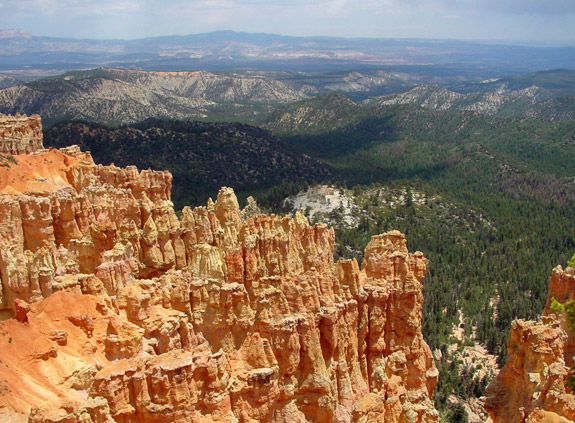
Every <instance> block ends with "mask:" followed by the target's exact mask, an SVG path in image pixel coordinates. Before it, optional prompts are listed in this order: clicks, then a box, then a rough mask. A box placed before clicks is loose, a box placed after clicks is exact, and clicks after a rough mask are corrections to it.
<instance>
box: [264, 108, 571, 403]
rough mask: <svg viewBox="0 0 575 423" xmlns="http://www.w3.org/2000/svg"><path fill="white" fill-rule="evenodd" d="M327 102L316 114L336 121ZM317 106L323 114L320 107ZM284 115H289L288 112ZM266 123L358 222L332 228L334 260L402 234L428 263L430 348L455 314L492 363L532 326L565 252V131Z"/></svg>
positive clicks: (444, 383) (359, 119)
mask: <svg viewBox="0 0 575 423" xmlns="http://www.w3.org/2000/svg"><path fill="white" fill-rule="evenodd" d="M339 103H341V99H339V100H338V102H335V101H334V102H333V108H334V109H335V110H333V111H331V112H330V111H324V112H323V113H324V114H331V115H332V116H337V115H338V112H337V109H338V107H339V106H338V104H339ZM312 106H313V103H311V104H310V102H307V103H306V104H305V108H306V110H309V109H310V108H311V107H312ZM318 107H319V106H318ZM321 107H323V108H325V107H328V108H329V107H330V104H329V103H328V104H326V102H325V99H324V101H323V103H322V105H321ZM284 110H285V111H284V113H285V114H288V115H289V114H297V113H301V112H298V109H297V107H296V105H291V106H290V109H289V110H288V109H284ZM271 117H272V118H273V119H274V120H272V121H269V122H264V125H265V126H266V127H268V128H271V129H273V130H278V133H281V134H282V136H283V137H284V139H286V140H287V141H288V142H290V144H291V145H292V146H294V148H297V149H299V150H301V151H304V152H305V153H307V154H309V155H311V156H315V157H318V158H320V159H321V160H322V161H323V162H324V163H326V164H329V165H330V166H333V167H334V168H335V169H336V170H337V171H338V172H339V178H340V181H341V182H342V183H343V184H345V185H346V186H347V187H348V188H353V192H354V194H355V195H356V198H357V202H358V205H359V209H360V210H362V213H361V219H360V223H359V226H358V227H357V228H354V229H349V228H343V227H342V228H339V229H338V230H337V232H338V233H337V239H338V240H339V244H338V246H337V248H336V249H337V251H336V254H338V255H340V256H356V257H358V258H361V254H362V251H363V247H364V246H365V244H366V242H367V240H369V237H370V236H371V235H373V234H376V233H380V232H384V231H387V230H390V229H399V230H400V231H402V232H404V233H405V234H406V236H407V240H408V247H409V249H410V250H411V251H415V250H420V251H422V252H424V254H425V256H426V257H427V258H429V259H430V262H429V266H428V275H427V277H426V280H425V287H424V296H425V303H424V312H423V316H424V319H423V326H424V334H425V337H426V340H427V342H428V343H429V344H430V346H431V348H432V349H434V350H435V349H439V350H442V351H444V350H445V346H446V345H447V344H448V343H449V342H450V339H449V338H450V336H451V332H452V328H453V327H455V326H456V325H457V324H458V311H459V310H461V311H462V312H463V315H464V316H465V319H466V321H467V323H468V324H467V325H466V328H465V330H466V335H467V336H468V337H469V338H470V339H475V340H476V341H478V342H481V343H483V344H484V345H486V346H487V348H488V350H489V351H490V352H491V353H493V354H495V355H497V356H498V357H499V362H500V364H503V362H504V361H505V355H506V346H505V345H506V340H507V337H508V333H509V328H510V324H511V321H512V320H513V319H515V318H527V319H535V318H537V317H538V315H539V314H540V312H541V311H542V310H543V306H544V302H545V299H546V296H547V286H548V282H547V281H548V279H549V275H550V272H551V269H552V268H553V267H555V266H556V265H557V264H565V263H566V261H567V258H568V257H566V256H565V252H566V251H572V250H573V249H574V248H575V239H574V238H573V233H575V222H574V221H573V219H572V205H573V202H574V201H575V184H573V180H574V178H575V121H565V122H551V121H543V120H529V119H501V118H487V117H485V116H482V115H479V114H478V113H472V112H464V113H442V112H436V111H431V110H424V109H421V108H418V107H414V106H394V107H382V108H376V107H365V108H364V109H361V111H360V112H359V113H358V114H356V115H355V116H349V115H347V116H346V119H347V122H348V124H347V125H339V126H338V127H336V128H334V129H332V130H330V129H329V128H326V129H325V130H324V131H323V132H321V128H322V127H321V124H320V123H319V122H318V123H317V126H316V127H315V128H312V129H313V130H312V129H309V128H303V129H302V128H298V127H294V129H293V130H292V131H291V132H290V131H289V128H287V127H286V126H285V122H289V121H290V120H289V116H284V115H282V114H281V113H280V111H277V112H276V113H275V114H273V115H272V116H271ZM278 122H282V123H283V124H284V126H282V127H281V130H280V129H276V128H278ZM356 128H357V132H356V131H355V129H356ZM367 128H369V129H373V128H378V129H377V131H373V132H372V133H371V134H370V133H369V131H368V130H366V129H367ZM348 134H352V135H351V136H349V138H348V140H349V143H348V145H346V146H345V148H342V149H340V148H339V145H340V144H341V142H342V141H341V140H344V139H345V138H346V136H347V135H348ZM394 190H395V191H403V192H405V193H407V192H411V198H412V200H411V201H407V198H409V196H407V195H405V196H404V197H405V198H406V200H404V201H399V202H398V201H391V200H392V198H393V197H398V195H397V193H396V194H393V192H394ZM416 198H417V201H413V200H414V199H416ZM392 203H393V205H390V204H392ZM448 361H449V360H448ZM463 371H464V369H458V370H457V369H456V370H455V371H454V373H455V375H457V374H458V372H459V374H461V372H463ZM448 373H449V372H448ZM448 373H442V376H441V379H440V383H439V386H438V392H444V391H445V392H448V391H450V390H453V391H454V392H459V390H460V387H461V384H462V383H463V379H460V378H459V377H457V376H454V375H453V374H452V375H451V376H450V379H447V376H446V374H448ZM476 394H479V391H478V392H477V393H476ZM439 397H440V396H439ZM438 406H439V407H440V408H441V407H442V406H443V407H445V403H443V405H441V404H438ZM443 411H444V412H445V409H443Z"/></svg>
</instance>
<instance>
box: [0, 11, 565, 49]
mask: <svg viewBox="0 0 575 423" xmlns="http://www.w3.org/2000/svg"><path fill="white" fill-rule="evenodd" d="M0 28H2V29H22V30H24V31H27V32H30V33H32V34H34V35H40V36H52V37H67V38H95V39H137V38H146V37H156V36H167V35H178V34H199V33H207V32H213V31H219V30H233V31H237V32H249V33H267V34H283V35H288V36H305V37H309V36H327V37H345V38H364V37H367V38H402V39H447V40H468V41H481V42H506V43H514V44H516V43H529V44H533V43H543V44H549V43H551V44H562V45H565V44H574V43H575V31H574V30H573V28H575V1H572V0H507V1H500V0H499V1H498V0H462V1H457V0H430V1H426V2H424V1H422V0H403V1H401V0H364V1H361V2H360V1H355V0H324V1H318V2H313V3H310V2H309V1H306V0H285V1H281V0H199V1H185V0H169V1H166V2H164V3H162V4H161V6H158V3H157V2H152V1H150V0H97V1H87V0H61V1H55V0H18V1H16V0H0Z"/></svg>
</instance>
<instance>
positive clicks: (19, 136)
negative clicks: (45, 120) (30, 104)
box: [0, 113, 44, 154]
mask: <svg viewBox="0 0 575 423" xmlns="http://www.w3.org/2000/svg"><path fill="white" fill-rule="evenodd" d="M43 148H44V144H43V143H42V122H41V118H40V116H38V115H32V116H26V115H16V116H7V115H3V114H1V113H0V153H5V154H29V153H32V152H34V151H37V150H40V149H43Z"/></svg>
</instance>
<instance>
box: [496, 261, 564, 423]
mask: <svg viewBox="0 0 575 423" xmlns="http://www.w3.org/2000/svg"><path fill="white" fill-rule="evenodd" d="M553 298H555V299H556V300H557V301H559V302H560V303H565V302H567V301H569V300H572V299H575V278H574V275H573V269H572V268H567V269H566V270H564V269H563V268H561V266H558V267H556V268H555V269H553V273H552V275H551V279H550V280H549V293H548V297H547V304H546V306H545V310H544V311H543V315H542V316H541V319H540V320H539V321H537V322H533V321H525V320H516V321H514V322H513V324H512V327H511V333H510V335H509V340H508V343H507V349H508V353H507V354H508V355H507V363H506V364H505V366H504V367H503V369H502V370H501V372H500V373H499V375H498V376H497V378H496V379H495V380H493V382H492V383H491V384H490V385H489V386H488V388H487V391H486V395H487V401H486V409H487V410H488V412H489V414H490V415H491V417H492V418H493V421H494V422H495V423H504V422H505V423H523V422H528V423H543V422H552V423H562V422H571V421H573V420H575V395H573V392H572V391H571V390H570V389H569V388H567V387H566V386H565V379H566V377H567V375H568V373H569V366H571V365H572V364H573V357H574V355H575V335H574V333H573V331H571V330H570V329H569V328H568V322H567V320H566V317H565V313H564V312H555V311H553V310H552V309H551V301H552V299H553Z"/></svg>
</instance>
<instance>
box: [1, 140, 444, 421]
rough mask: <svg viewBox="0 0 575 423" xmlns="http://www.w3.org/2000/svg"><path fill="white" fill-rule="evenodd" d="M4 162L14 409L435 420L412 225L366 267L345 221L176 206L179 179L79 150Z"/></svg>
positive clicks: (378, 249)
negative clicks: (347, 249) (339, 239)
mask: <svg viewBox="0 0 575 423" xmlns="http://www.w3.org/2000/svg"><path fill="white" fill-rule="evenodd" d="M15 159H16V161H17V164H15V165H12V166H11V167H10V168H9V169H6V168H2V167H0V190H1V194H0V271H1V273H0V277H1V279H2V291H1V292H2V297H1V304H2V309H3V310H4V314H5V315H6V317H9V316H14V317H13V318H10V319H8V320H5V321H3V322H2V323H0V351H2V355H1V357H0V360H1V362H0V366H1V368H2V371H1V372H0V420H1V421H3V422H34V423H48V422H50V423H55V422H60V423H64V422H66V423H69V422H78V423H80V422H81V423H89V422H92V423H96V422H98V423H101V422H107V423H112V422H119V423H128V422H141V423H147V422H150V423H151V422H190V421H194V422H205V423H207V422H240V423H244V422H245V423H248V422H249V423H255V422H261V423H264V422H265V423H288V422H289V423H293V422H296V423H297V422H301V423H304V422H325V423H328V422H329V423H331V422H334V423H335V422H338V423H347V422H349V423H351V422H358V423H360V422H361V423H371V422H389V423H393V422H436V421H438V420H439V418H438V414H437V412H436V411H435V409H434V408H433V404H432V402H431V400H430V398H431V393H432V391H433V389H434V387H435V384H436V382H437V377H438V373H437V369H436V367H435V365H434V362H433V358H432V354H431V352H430V350H429V347H428V346H427V344H426V343H425V341H424V340H423V336H422V334H421V310H422V301H423V297H422V285H421V282H422V279H423V277H424V275H425V269H426V259H425V258H424V257H423V255H422V254H421V253H415V254H411V253H409V252H408V251H407V248H406V241H405V238H404V236H403V235H402V234H401V233H399V232H396V231H394V232H389V233H387V234H383V235H379V236H375V237H373V238H372V240H371V242H370V243H369V245H368V246H367V248H366V254H365V260H364V263H363V264H362V266H361V268H360V267H359V265H358V263H357V262H356V261H355V260H346V261H340V262H337V263H334V262H333V248H334V232H333V230H331V229H329V228H327V227H326V226H325V225H315V226H310V225H309V224H308V222H307V220H306V219H305V217H304V216H303V215H302V214H299V213H298V214H296V216H295V217H294V218H290V217H280V216H275V215H271V216H266V215H261V214H260V215H255V216H253V217H251V218H249V219H245V220H244V219H243V218H242V213H241V212H240V209H239V207H238V202H237V199H236V197H235V195H234V193H233V191H232V190H231V189H229V188H222V190H221V191H220V193H219V194H218V196H217V200H216V201H215V202H212V201H209V202H208V204H207V206H205V207H196V208H195V209H191V208H185V209H184V210H183V211H182V213H181V216H177V215H176V213H175V212H174V210H173V207H172V204H171V202H170V185H171V175H170V174H169V173H167V172H154V171H141V172H140V171H138V170H137V169H136V168H133V167H128V168H126V169H120V168H117V167H114V166H108V167H104V166H100V165H95V164H94V163H93V161H92V159H91V157H90V155H89V154H87V153H82V152H80V151H79V150H78V149H75V148H69V149H66V150H49V151H37V152H36V153H35V154H32V155H16V156H15Z"/></svg>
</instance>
